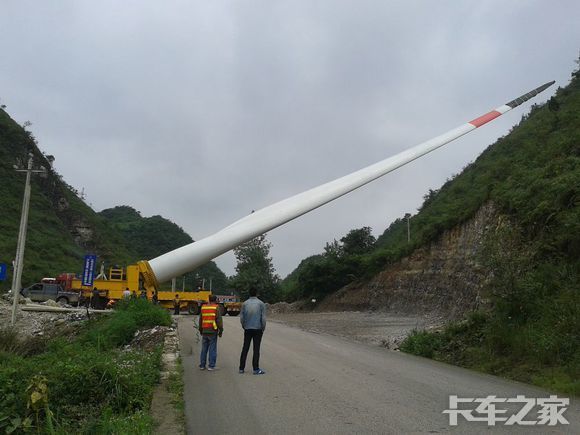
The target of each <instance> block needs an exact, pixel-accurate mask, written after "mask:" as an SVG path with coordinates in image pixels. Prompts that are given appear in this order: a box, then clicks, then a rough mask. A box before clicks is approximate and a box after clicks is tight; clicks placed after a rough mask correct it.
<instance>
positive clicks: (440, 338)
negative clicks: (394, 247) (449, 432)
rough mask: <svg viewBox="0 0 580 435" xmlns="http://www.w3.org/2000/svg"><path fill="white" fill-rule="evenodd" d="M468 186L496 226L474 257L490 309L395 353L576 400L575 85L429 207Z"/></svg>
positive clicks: (578, 180)
mask: <svg viewBox="0 0 580 435" xmlns="http://www.w3.org/2000/svg"><path fill="white" fill-rule="evenodd" d="M456 182H461V184H459V185H456ZM468 182H469V184H471V186H472V187H473V188H474V189H475V191H476V192H482V191H484V190H485V193H484V194H482V193H479V194H478V195H479V196H481V199H482V200H484V199H491V200H493V201H494V202H495V203H496V204H497V205H498V207H499V209H500V211H501V212H502V213H503V214H504V217H505V222H504V225H502V226H500V227H499V228H498V230H497V232H496V233H495V234H494V235H492V236H490V238H489V240H488V243H487V245H488V246H487V249H486V253H485V255H484V258H483V261H484V262H485V263H486V264H487V266H488V267H490V268H491V269H492V270H493V271H494V279H493V281H492V282H491V283H490V287H489V294H488V296H489V298H490V301H491V303H492V309H491V311H489V312H480V313H475V314H474V315H473V316H471V317H470V318H469V319H468V320H466V321H464V322H462V323H460V324H455V325H450V326H449V327H448V328H447V329H446V330H445V331H443V332H442V333H439V334H429V333H424V332H419V333H417V334H415V335H414V336H412V337H411V338H409V339H408V340H407V341H406V343H405V344H404V345H403V347H402V349H403V350H406V351H408V352H412V353H416V354H419V355H424V356H428V357H432V358H435V359H439V360H442V361H447V362H451V363H455V364H459V365H463V366H466V367H470V368H475V369H479V370H482V371H485V372H489V373H494V374H500V375H503V376H506V377H510V378H514V379H518V380H521V381H525V382H531V383H535V384H537V385H540V386H544V387H548V388H553V389H556V390H560V391H564V392H568V393H573V394H579V393H580V381H579V379H580V291H579V284H578V283H579V282H580V79H579V78H578V77H576V78H575V79H573V80H572V82H571V83H570V85H569V86H568V87H566V88H565V89H561V90H559V91H558V93H557V96H556V97H555V98H553V99H552V100H551V101H550V102H549V103H548V104H546V105H545V106H543V107H534V108H533V109H532V111H531V113H530V114H529V116H528V117H527V119H525V121H524V122H522V123H521V125H520V126H518V127H516V128H515V129H514V130H513V131H512V132H511V133H510V135H508V136H507V137H505V138H503V139H501V140H500V141H498V143H497V144H496V145H495V146H493V147H490V148H489V149H488V150H487V151H486V152H485V153H484V154H483V155H482V156H481V157H480V158H479V159H478V161H477V162H475V163H474V164H473V165H472V167H470V168H468V169H467V170H466V171H465V172H464V173H463V174H461V176H459V177H457V179H456V180H454V181H453V182H451V183H449V185H448V186H447V187H446V188H444V189H442V191H441V193H440V194H439V195H436V197H435V198H434V199H433V204H432V205H433V206H434V207H435V206H439V207H440V205H439V204H438V202H439V197H440V196H443V195H445V196H447V195H449V194H450V192H452V191H453V190H457V189H459V191H461V190H462V189H461V188H463V189H465V188H466V187H467V186H468ZM484 182H485V189H483V188H482V187H481V184H482V183H484ZM444 190H447V191H444ZM447 202H449V200H448V201H447ZM475 204H476V203H475ZM467 207H470V203H469V202H468V203H467ZM420 215H421V214H419V216H420Z"/></svg>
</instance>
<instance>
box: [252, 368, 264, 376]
mask: <svg viewBox="0 0 580 435" xmlns="http://www.w3.org/2000/svg"><path fill="white" fill-rule="evenodd" d="M254 374H255V375H265V374H266V372H265V371H264V370H262V369H258V370H254Z"/></svg>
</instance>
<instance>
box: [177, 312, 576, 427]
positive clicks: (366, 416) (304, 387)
mask: <svg viewBox="0 0 580 435" xmlns="http://www.w3.org/2000/svg"><path fill="white" fill-rule="evenodd" d="M193 321H194V317H192V316H181V317H180V319H179V335H180V348H181V355H182V362H183V367H184V382H185V390H184V398H185V414H186V424H187V433H188V434H229V433H232V434H233V433H235V434H238V435H240V434H341V433H376V434H401V433H441V432H455V433H495V432H501V433H513V432H518V433H519V432H521V433H542V434H543V433H580V408H579V407H578V402H577V401H573V402H572V404H571V405H570V407H569V408H568V410H567V411H566V412H565V413H564V417H565V418H566V419H567V420H569V422H570V425H567V426H564V425H558V426H555V427H550V426H504V425H503V423H497V425H496V426H495V427H489V426H488V425H487V424H486V423H483V422H466V421H465V420H464V419H463V418H462V417H461V416H459V425H458V426H454V427H453V426H450V425H449V417H448V415H446V414H443V413H442V411H443V410H445V409H447V408H448V407H449V396H450V395H457V396H459V397H463V398H465V397H468V398H469V397H471V398H477V397H487V396H490V395H495V396H497V397H499V398H502V397H503V398H515V397H516V396H517V395H524V396H526V397H528V398H547V397H548V396H549V393H548V392H546V391H543V390H540V389H537V388H534V387H531V386H528V385H525V384H520V383H516V382H510V381H506V380H503V379H500V378H497V377H494V376H489V375H484V374H480V373H476V372H472V371H469V370H465V369H461V368H458V367H454V366H450V365H446V364H442V363H438V362H435V361H431V360H427V359H423V358H418V357H414V356H411V355H406V354H402V353H399V352H394V351H389V350H386V349H383V348H380V347H378V346H371V345H367V344H360V343H355V342H351V341H348V340H345V339H342V338H339V337H334V336H330V335H324V334H315V333H311V332H305V331H302V330H300V329H297V328H292V327H289V326H286V325H283V324H280V323H274V322H269V323H268V328H267V330H266V332H265V334H264V339H263V341H262V358H261V362H260V365H261V367H262V368H263V369H264V370H265V371H266V374H265V375H261V376H255V375H252V374H251V371H250V372H249V373H248V372H247V371H246V373H245V374H242V375H240V374H238V362H239V355H240V350H241V345H242V338H243V333H242V330H241V327H240V324H239V320H238V318H230V317H227V316H226V317H225V318H224V321H225V324H224V326H225V332H224V336H223V337H222V338H221V339H220V341H219V344H218V361H217V366H218V370H216V371H214V372H208V371H200V370H199V369H198V365H199V350H200V345H199V336H198V334H197V332H196V331H195V329H194V326H193ZM248 367H249V368H250V369H251V350H250V354H249V355H248V362H247V368H248ZM558 396H559V397H565V396H564V395H562V394H560V395H558ZM466 406H470V405H466ZM510 406H511V405H510ZM514 406H516V405H515V404H514ZM474 407H475V405H473V406H471V408H470V409H473V408H474ZM496 407H497V409H505V408H507V406H506V405H505V404H501V403H500V404H497V405H496ZM520 408H521V405H517V407H515V408H512V409H514V410H519V409H520ZM537 410H538V408H535V410H534V411H533V412H531V413H530V414H529V415H528V416H527V418H526V420H536V419H537V414H536V412H537ZM512 413H513V411H510V412H509V414H508V415H511V414H512ZM498 415H499V414H498Z"/></svg>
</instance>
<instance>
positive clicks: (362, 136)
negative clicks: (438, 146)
mask: <svg viewBox="0 0 580 435" xmlns="http://www.w3.org/2000/svg"><path fill="white" fill-rule="evenodd" d="M1 9H2V10H1V12H2V13H1V14H0V37H1V38H2V40H3V41H4V42H5V44H3V51H2V61H1V68H0V89H1V90H0V97H1V98H2V102H3V103H4V104H7V105H8V111H9V113H11V114H12V115H13V117H15V118H16V119H17V120H18V121H20V122H23V121H25V120H30V121H32V123H33V126H32V130H33V132H34V134H35V135H36V137H37V138H38V139H39V142H40V146H41V148H42V149H43V150H45V151H46V152H47V153H50V154H54V155H55V156H56V157H57V160H56V162H55V164H56V167H57V169H58V170H59V172H61V173H62V174H63V176H64V178H65V180H67V181H68V182H69V183H70V184H72V185H73V186H75V187H77V188H79V189H80V188H83V187H84V188H85V191H86V193H87V198H88V201H89V202H90V203H92V204H93V206H94V207H95V208H96V209H97V210H100V209H102V208H107V207H112V206H114V205H118V204H129V205H132V206H134V207H136V208H137V209H139V210H141V211H142V212H143V214H144V215H151V214H162V215H163V216H166V217H168V218H170V219H172V220H174V221H175V222H176V223H178V224H179V225H181V226H182V227H183V228H184V229H185V230H186V231H188V232H189V233H190V234H191V235H192V237H194V238H196V239H199V238H201V237H203V236H205V235H208V234H211V233H212V232H214V231H216V230H218V229H220V228H221V227H223V226H225V225H228V224H229V223H231V222H232V221H234V220H236V219H238V218H239V217H241V216H243V215H245V214H247V213H249V212H250V211H251V210H252V209H258V208H260V207H262V206H265V205H268V204H270V203H272V202H275V201H277V200H280V199H283V198H285V197H287V196H289V195H291V194H294V193H298V192H300V191H302V190H305V189H307V188H310V187H313V186H315V185H317V184H320V183H322V182H325V181H328V180H330V179H333V178H335V177H338V176H341V175H344V174H346V173H348V172H351V171H353V170H356V169H358V168H360V167H362V166H365V165H367V164H369V163H373V162H375V161H377V160H379V159H383V158H385V157H388V156H389V155H392V154H394V153H396V152H398V151H400V150H403V149H405V148H407V147H409V146H412V145H414V144H416V143H418V142H421V141H423V140H426V139H428V138H430V137H432V136H434V135H437V134H439V133H441V132H444V131H446V130H448V129H450V128H453V127H455V126H457V125H459V124H460V123H462V122H465V121H467V120H469V119H472V118H473V117H476V116H478V115H480V114H481V113H483V112H485V111H487V110H489V109H491V108H493V107H496V106H498V105H500V104H503V103H504V102H506V101H508V100H510V99H511V98H513V97H515V96H517V95H519V94H521V93H523V92H526V91H528V90H530V89H532V88H533V87H535V86H537V85H539V84H541V83H543V82H545V81H549V80H551V79H556V80H557V82H558V85H565V84H566V83H567V81H568V78H569V73H570V71H571V70H572V68H573V67H574V60H575V59H576V58H577V56H578V48H579V47H580V45H579V42H580V38H579V36H580V28H579V27H578V25H577V17H578V16H579V15H580V4H578V2H574V1H559V2H552V3H551V4H548V3H545V2H540V1H537V2H511V3H506V2H501V1H489V2H483V3H479V4H473V3H459V2H445V1H443V2H426V1H412V2H405V4H399V3H394V2H380V1H362V2H352V1H292V2H290V1H286V2H281V1H247V2H191V1H168V2H152V1H129V2H116V1H108V2H107V1H105V2H89V1H68V2H67V1H62V2H42V3H38V2H33V1H5V2H3V4H2V6H1ZM550 92H553V90H552V91H550ZM549 95H550V94H549V93H548V94H546V95H544V96H542V98H540V99H538V100H537V101H544V100H545V99H546V98H547V97H549ZM524 110H526V109H525V108H524V109H518V110H516V111H514V113H511V114H509V115H507V116H506V117H504V118H501V119H498V120H496V121H494V124H492V125H490V126H486V127H485V129H482V130H480V131H477V132H475V133H473V134H471V135H469V136H468V137H466V138H463V139H460V140H459V141H457V142H456V143H453V144H450V145H448V146H447V147H446V148H445V149H443V150H440V151H438V152H436V153H434V154H432V155H429V156H427V157H426V158H423V159H422V160H420V161H417V162H414V163H412V164H410V165H409V166H408V167H405V168H402V169H401V170H399V171H397V172H396V173H393V174H389V175H388V176H386V177H385V178H384V179H381V180H379V181H378V182H375V183H373V184H371V185H369V186H367V187H365V188H364V189H362V190H360V191H357V192H354V193H352V194H350V195H348V196H347V197H344V198H342V199H340V200H338V201H337V202H335V203H332V204H330V205H328V206H325V207H323V208H321V209H319V210H317V211H315V212H313V213H311V214H309V215H306V216H303V217H302V218H300V219H298V220H297V221H294V222H291V223H289V224H288V225H286V226H284V227H281V228H279V229H276V230H274V231H272V232H271V233H270V235H269V238H270V240H271V241H272V243H273V245H274V247H273V250H272V254H273V257H274V263H275V266H276V267H277V269H278V271H279V272H280V274H282V275H285V274H286V273H288V272H290V271H291V270H292V269H293V268H294V267H295V266H296V265H297V264H298V262H299V261H300V260H301V259H302V258H304V257H306V256H308V255H311V254H314V253H318V252H320V251H321V250H322V247H323V246H324V243H325V242H327V241H330V240H332V239H333V238H337V239H338V238H340V237H342V235H344V234H345V233H346V232H347V231H348V230H350V229H352V228H357V227H361V226H364V225H369V226H371V227H372V228H373V229H374V231H375V233H376V234H377V235H378V234H380V233H381V232H382V231H383V230H384V229H385V228H386V227H387V226H388V224H389V223H390V222H391V221H392V220H393V219H395V218H397V217H399V216H402V215H403V214H404V213H406V212H408V211H411V212H412V211H414V210H415V209H416V208H417V207H418V206H419V205H420V204H421V202H422V196H423V194H424V193H425V192H426V191H427V190H428V189H429V188H437V187H439V186H440V185H441V184H442V183H443V182H444V181H445V179H446V178H447V177H449V176H451V175H452V174H453V173H457V172H459V171H460V170H461V168H462V167H464V166H465V165H466V164H467V163H468V162H470V161H472V160H473V159H474V158H476V157H477V155H478V154H479V153H480V152H481V151H482V150H483V149H484V148H485V147H486V146H487V145H488V144H490V143H492V142H493V141H495V139H496V138H497V137H499V136H501V135H504V134H506V133H507V131H508V130H509V128H510V127H511V126H512V125H513V124H514V123H516V122H517V121H518V120H519V118H520V117H521V114H522V113H523V111H524ZM218 263H219V264H220V265H221V266H222V267H223V268H224V270H225V271H226V272H227V273H232V272H233V265H234V260H233V256H232V255H231V254H226V255H224V256H222V257H221V258H219V259H218Z"/></svg>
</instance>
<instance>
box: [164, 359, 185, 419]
mask: <svg viewBox="0 0 580 435" xmlns="http://www.w3.org/2000/svg"><path fill="white" fill-rule="evenodd" d="M167 390H168V391H169V392H170V393H171V395H172V398H171V404H172V405H173V407H174V408H175V411H176V412H177V415H178V422H179V424H180V425H181V427H183V428H184V427H185V401H184V399H183V365H182V362H181V357H180V358H178V359H177V370H176V371H175V372H173V373H171V374H170V375H169V382H168V384H167Z"/></svg>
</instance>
